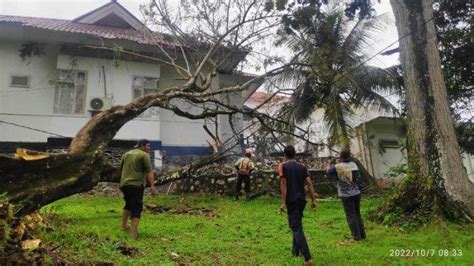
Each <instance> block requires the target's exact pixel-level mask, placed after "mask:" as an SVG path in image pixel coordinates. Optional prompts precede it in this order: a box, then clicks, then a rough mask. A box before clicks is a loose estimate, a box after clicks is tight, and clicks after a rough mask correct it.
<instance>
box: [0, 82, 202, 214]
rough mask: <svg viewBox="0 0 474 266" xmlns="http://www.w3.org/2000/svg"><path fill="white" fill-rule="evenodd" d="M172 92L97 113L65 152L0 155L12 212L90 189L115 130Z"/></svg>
mask: <svg viewBox="0 0 474 266" xmlns="http://www.w3.org/2000/svg"><path fill="white" fill-rule="evenodd" d="M175 91H177V88H169V89H165V90H163V91H162V92H160V93H157V94H154V95H148V96H144V97H140V98H137V99H135V100H134V101H132V102H131V103H129V104H127V105H125V106H114V107H112V108H111V109H109V110H106V111H104V112H102V113H99V114H98V115H96V116H94V117H93V118H91V119H90V120H89V121H88V122H87V123H86V125H85V126H84V127H82V128H81V130H80V131H79V132H78V133H77V135H76V137H75V138H74V139H73V141H72V142H71V145H70V146H69V151H68V153H66V154H51V155H50V156H49V157H47V158H43V159H38V160H23V159H13V158H10V157H5V156H0V184H1V186H0V195H1V194H3V193H6V199H7V200H8V201H9V202H10V203H12V204H14V206H15V207H14V209H15V215H17V216H20V215H23V214H27V213H30V212H32V211H34V210H36V209H38V208H41V207H42V206H45V205H47V204H49V203H51V202H54V201H56V200H58V199H61V198H64V197H67V196H70V195H74V194H77V193H81V192H85V191H88V190H90V189H92V187H93V186H95V185H96V184H97V183H98V182H99V181H100V180H101V171H102V170H107V169H106V168H105V169H104V162H103V159H102V156H103V155H104V152H105V150H106V148H107V146H108V144H109V143H110V141H111V140H112V139H113V137H114V136H115V135H116V133H117V132H118V130H119V129H120V128H121V127H122V126H123V125H124V124H125V123H127V122H128V121H130V120H132V119H133V118H135V117H136V116H138V115H139V114H140V113H142V112H143V111H145V110H146V109H148V108H149V107H151V106H163V105H164V104H166V102H167V100H168V97H172V96H173V93H174V92H175ZM192 169H193V168H192V167H190V168H189V169H188V171H189V170H192ZM183 171H184V170H183Z"/></svg>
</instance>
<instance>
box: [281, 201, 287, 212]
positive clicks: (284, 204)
mask: <svg viewBox="0 0 474 266" xmlns="http://www.w3.org/2000/svg"><path fill="white" fill-rule="evenodd" d="M285 211H286V203H284V202H282V203H281V204H280V212H285Z"/></svg>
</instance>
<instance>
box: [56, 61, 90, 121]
mask: <svg viewBox="0 0 474 266" xmlns="http://www.w3.org/2000/svg"><path fill="white" fill-rule="evenodd" d="M86 83H87V75H86V73H85V72H83V71H68V70H59V72H58V79H57V80H56V81H55V94H54V113H57V114H84V109H85V99H86Z"/></svg>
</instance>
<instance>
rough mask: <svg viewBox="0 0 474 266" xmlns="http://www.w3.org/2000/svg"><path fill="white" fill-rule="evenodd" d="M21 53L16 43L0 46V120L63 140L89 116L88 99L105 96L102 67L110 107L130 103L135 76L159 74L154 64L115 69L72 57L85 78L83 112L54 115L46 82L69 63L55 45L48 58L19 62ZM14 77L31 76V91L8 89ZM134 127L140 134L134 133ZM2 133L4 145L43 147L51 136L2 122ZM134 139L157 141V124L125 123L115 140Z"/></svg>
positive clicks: (144, 121)
mask: <svg viewBox="0 0 474 266" xmlns="http://www.w3.org/2000/svg"><path fill="white" fill-rule="evenodd" d="M20 48H21V43H20V42H15V41H5V40H2V41H0V58H2V62H8V64H3V63H2V64H1V66H0V67H1V68H0V95H1V97H0V120H3V121H7V122H10V123H15V124H18V125H24V126H27V127H31V128H36V129H40V130H44V131H47V132H51V133H55V134H58V135H61V136H66V137H73V136H74V135H75V134H76V132H77V131H78V130H79V129H80V128H81V127H82V126H83V125H84V124H85V123H86V122H87V120H88V119H89V118H90V117H91V114H90V113H89V112H88V111H87V109H88V108H87V106H88V100H89V99H90V98H91V97H104V96H105V92H104V78H103V74H102V73H103V71H102V66H103V67H104V68H105V72H106V75H105V76H106V83H107V97H111V98H112V99H113V103H114V104H125V103H127V102H130V100H131V99H132V85H131V84H132V77H133V76H134V75H142V76H157V77H159V75H160V69H159V66H158V65H151V64H140V63H135V62H121V64H120V65H119V66H118V67H115V66H114V65H113V62H112V61H110V60H103V59H97V58H87V57H76V59H77V61H76V64H77V66H76V67H75V69H77V70H81V71H85V72H86V73H87V89H86V90H87V92H86V111H85V113H84V114H81V115H65V114H55V113H53V104H54V93H55V89H54V87H53V86H52V85H51V84H50V81H51V80H53V79H55V78H56V75H57V69H70V68H71V64H70V61H71V60H70V59H71V58H70V57H69V56H66V55H61V54H59V51H58V48H57V45H47V46H46V49H45V52H46V55H42V56H40V57H33V58H31V59H28V60H26V61H25V62H23V61H21V59H20V57H19V56H18V51H19V49H20ZM3 60H5V61H3ZM12 74H13V75H28V76H30V81H31V83H30V87H29V88H15V87H10V86H9V82H10V76H11V75H12ZM137 128H140V130H139V131H137ZM0 129H1V130H0V138H1V140H2V141H26V140H27V141H39V142H45V141H46V140H47V137H48V136H51V134H46V133H44V134H43V133H40V132H37V131H33V130H30V129H27V128H22V127H18V126H13V125H9V124H5V123H1V124H0ZM138 132H140V133H139V134H140V135H138V134H137V133H138ZM137 138H149V139H151V140H159V139H160V124H159V122H158V121H157V120H151V119H135V120H133V121H131V122H129V123H127V124H126V125H125V126H124V127H123V128H122V129H121V130H120V131H119V132H118V134H117V136H116V139H137Z"/></svg>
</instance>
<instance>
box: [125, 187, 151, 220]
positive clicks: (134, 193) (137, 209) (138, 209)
mask: <svg viewBox="0 0 474 266" xmlns="http://www.w3.org/2000/svg"><path fill="white" fill-rule="evenodd" d="M120 189H121V190H122V192H123V199H124V200H125V207H123V209H124V210H127V211H130V217H131V218H139V219H140V217H141V214H142V211H143V191H144V190H145V188H144V187H143V186H139V187H138V186H130V185H127V186H123V187H121V188H120Z"/></svg>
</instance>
